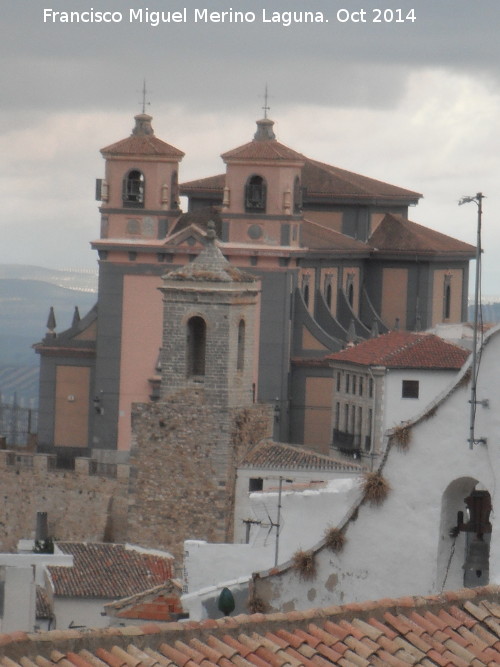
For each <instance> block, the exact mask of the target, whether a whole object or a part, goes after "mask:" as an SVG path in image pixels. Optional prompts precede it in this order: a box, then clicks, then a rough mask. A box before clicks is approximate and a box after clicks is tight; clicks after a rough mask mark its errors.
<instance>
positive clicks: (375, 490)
mask: <svg viewBox="0 0 500 667" xmlns="http://www.w3.org/2000/svg"><path fill="white" fill-rule="evenodd" d="M362 485H363V494H364V499H365V500H368V501H369V502H370V503H371V504H372V505H381V504H382V503H383V502H384V500H385V499H386V498H387V496H388V494H389V491H390V490H391V487H390V485H389V482H388V481H387V480H386V479H385V478H384V477H382V475H381V474H380V473H379V472H367V473H365V474H364V475H363V481H362Z"/></svg>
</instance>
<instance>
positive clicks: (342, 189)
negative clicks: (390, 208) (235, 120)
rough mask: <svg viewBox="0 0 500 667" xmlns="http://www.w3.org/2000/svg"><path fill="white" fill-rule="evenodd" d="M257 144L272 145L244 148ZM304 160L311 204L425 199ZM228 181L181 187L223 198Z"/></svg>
mask: <svg viewBox="0 0 500 667" xmlns="http://www.w3.org/2000/svg"><path fill="white" fill-rule="evenodd" d="M256 143H259V144H264V143H268V142H250V144H245V146H244V147H242V148H245V147H246V146H251V145H253V144H256ZM276 143H277V142H276ZM280 145H281V144H280ZM285 148H286V147H285ZM237 150H238V149H237ZM289 150H290V149H289ZM231 152H232V151H231ZM297 155H298V154H297ZM223 157H224V156H223ZM300 157H301V158H302V160H303V161H304V166H303V167H302V187H303V188H304V201H305V202H307V201H308V198H310V197H312V198H328V199H332V198H333V199H346V198H348V199H352V198H354V199H363V200H368V199H384V200H393V201H399V200H401V201H403V202H408V201H411V202H417V201H418V199H420V198H421V196H422V195H421V194H420V193H418V192H413V190H407V189H405V188H400V187H398V186H396V185H391V184H390V183H384V181H379V180H377V179H375V178H369V177H368V176H362V175H361V174H356V173H354V172H352V171H347V170H346V169H340V168H339V167H334V166H333V165H330V164H325V163H323V162H317V161H316V160H311V159H310V158H308V157H305V156H303V155H301V156H300ZM225 181H226V177H225V174H217V176H209V177H208V178H200V179H198V180H195V181H189V182H188V183H183V184H182V185H181V192H193V191H197V192H203V191H207V192H217V191H218V192H219V193H220V195H221V197H222V192H223V189H224V185H225Z"/></svg>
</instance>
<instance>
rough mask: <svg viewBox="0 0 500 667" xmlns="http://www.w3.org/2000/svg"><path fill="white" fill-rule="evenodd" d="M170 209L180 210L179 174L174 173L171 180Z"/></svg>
mask: <svg viewBox="0 0 500 667" xmlns="http://www.w3.org/2000/svg"><path fill="white" fill-rule="evenodd" d="M170 208H171V209H176V208H179V177H178V175H177V172H176V171H174V172H172V177H171V179H170Z"/></svg>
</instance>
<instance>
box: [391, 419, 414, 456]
mask: <svg viewBox="0 0 500 667" xmlns="http://www.w3.org/2000/svg"><path fill="white" fill-rule="evenodd" d="M391 437H392V439H393V441H394V442H395V443H396V446H397V448H398V449H400V450H401V451H403V452H405V451H407V449H408V447H409V446H410V442H411V429H410V427H409V426H408V424H401V426H397V427H396V428H395V429H394V430H393V432H392V436H391Z"/></svg>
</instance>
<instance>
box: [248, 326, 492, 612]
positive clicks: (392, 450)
mask: <svg viewBox="0 0 500 667" xmlns="http://www.w3.org/2000/svg"><path fill="white" fill-rule="evenodd" d="M478 358H479V360H480V363H479V370H478V374H477V378H478V380H477V401H478V402H477V404H476V406H475V408H476V409H475V413H476V414H475V421H474V434H475V435H474V440H475V441H476V442H475V444H474V446H473V447H472V448H470V446H469V439H470V423H469V420H470V415H471V411H470V402H469V401H470V396H471V391H470V383H471V369H470V363H471V362H469V363H468V364H466V365H465V366H464V368H463V369H462V371H461V372H460V373H459V375H458V376H457V378H456V380H455V382H454V383H453V384H452V385H451V386H449V387H447V388H446V389H445V390H444V391H443V392H442V393H441V395H440V396H439V397H438V398H436V399H435V400H433V401H431V402H430V403H429V404H428V405H427V406H426V407H425V408H424V410H423V411H421V412H420V413H419V414H418V415H416V416H415V417H413V418H412V419H410V420H408V421H406V422H405V424H404V425H403V426H400V427H396V428H393V429H392V430H390V431H389V432H388V433H387V434H386V450H385V455H384V456H383V457H382V458H381V460H380V462H379V464H378V467H377V470H376V471H374V473H372V474H370V475H368V477H365V480H364V481H363V484H360V485H359V488H358V496H357V498H356V500H355V501H354V502H353V503H352V505H351V507H350V508H349V509H348V511H347V512H346V514H345V516H344V517H343V519H342V520H341V521H340V522H339V523H338V524H337V526H336V529H337V531H339V532H340V534H341V536H342V537H341V538H340V539H336V540H330V546H329V544H328V542H329V541H328V540H325V539H323V540H320V541H319V542H317V543H315V544H313V543H311V544H310V545H308V547H307V553H306V556H307V557H308V558H309V563H312V565H311V567H309V569H308V570H307V571H306V570H305V569H304V568H303V567H302V566H301V561H300V559H297V558H292V559H290V560H289V561H288V562H286V563H283V564H281V565H280V566H279V567H278V568H273V569H269V570H266V571H261V572H257V573H255V574H254V577H253V583H252V590H251V597H252V598H253V599H254V600H255V601H257V602H258V604H259V606H260V607H261V608H266V609H267V610H283V609H286V610H290V609H305V608H308V607H310V606H311V600H313V601H314V605H315V606H323V605H332V604H341V603H346V602H358V601H362V600H367V599H376V598H379V597H381V596H384V597H393V596H394V597H396V596H405V595H417V594H423V595H427V594H436V593H440V592H441V591H443V590H451V589H457V588H460V587H461V586H463V585H464V584H465V585H466V586H475V585H479V584H486V583H488V581H489V582H490V583H499V582H500V527H499V526H498V517H499V516H500V498H499V496H498V494H497V493H496V489H497V488H499V485H500V392H499V391H498V386H499V380H498V378H499V376H500V328H496V329H493V330H491V331H490V332H489V333H488V334H487V335H486V336H485V340H484V343H483V344H482V346H481V351H480V354H479V355H478ZM374 489H375V491H378V493H375V494H373V490H374ZM384 490H385V491H386V493H385V494H384ZM325 510H326V507H325ZM331 536H332V535H330V537H331ZM337 536H338V533H337ZM299 555H300V554H299ZM296 556H297V554H296Z"/></svg>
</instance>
